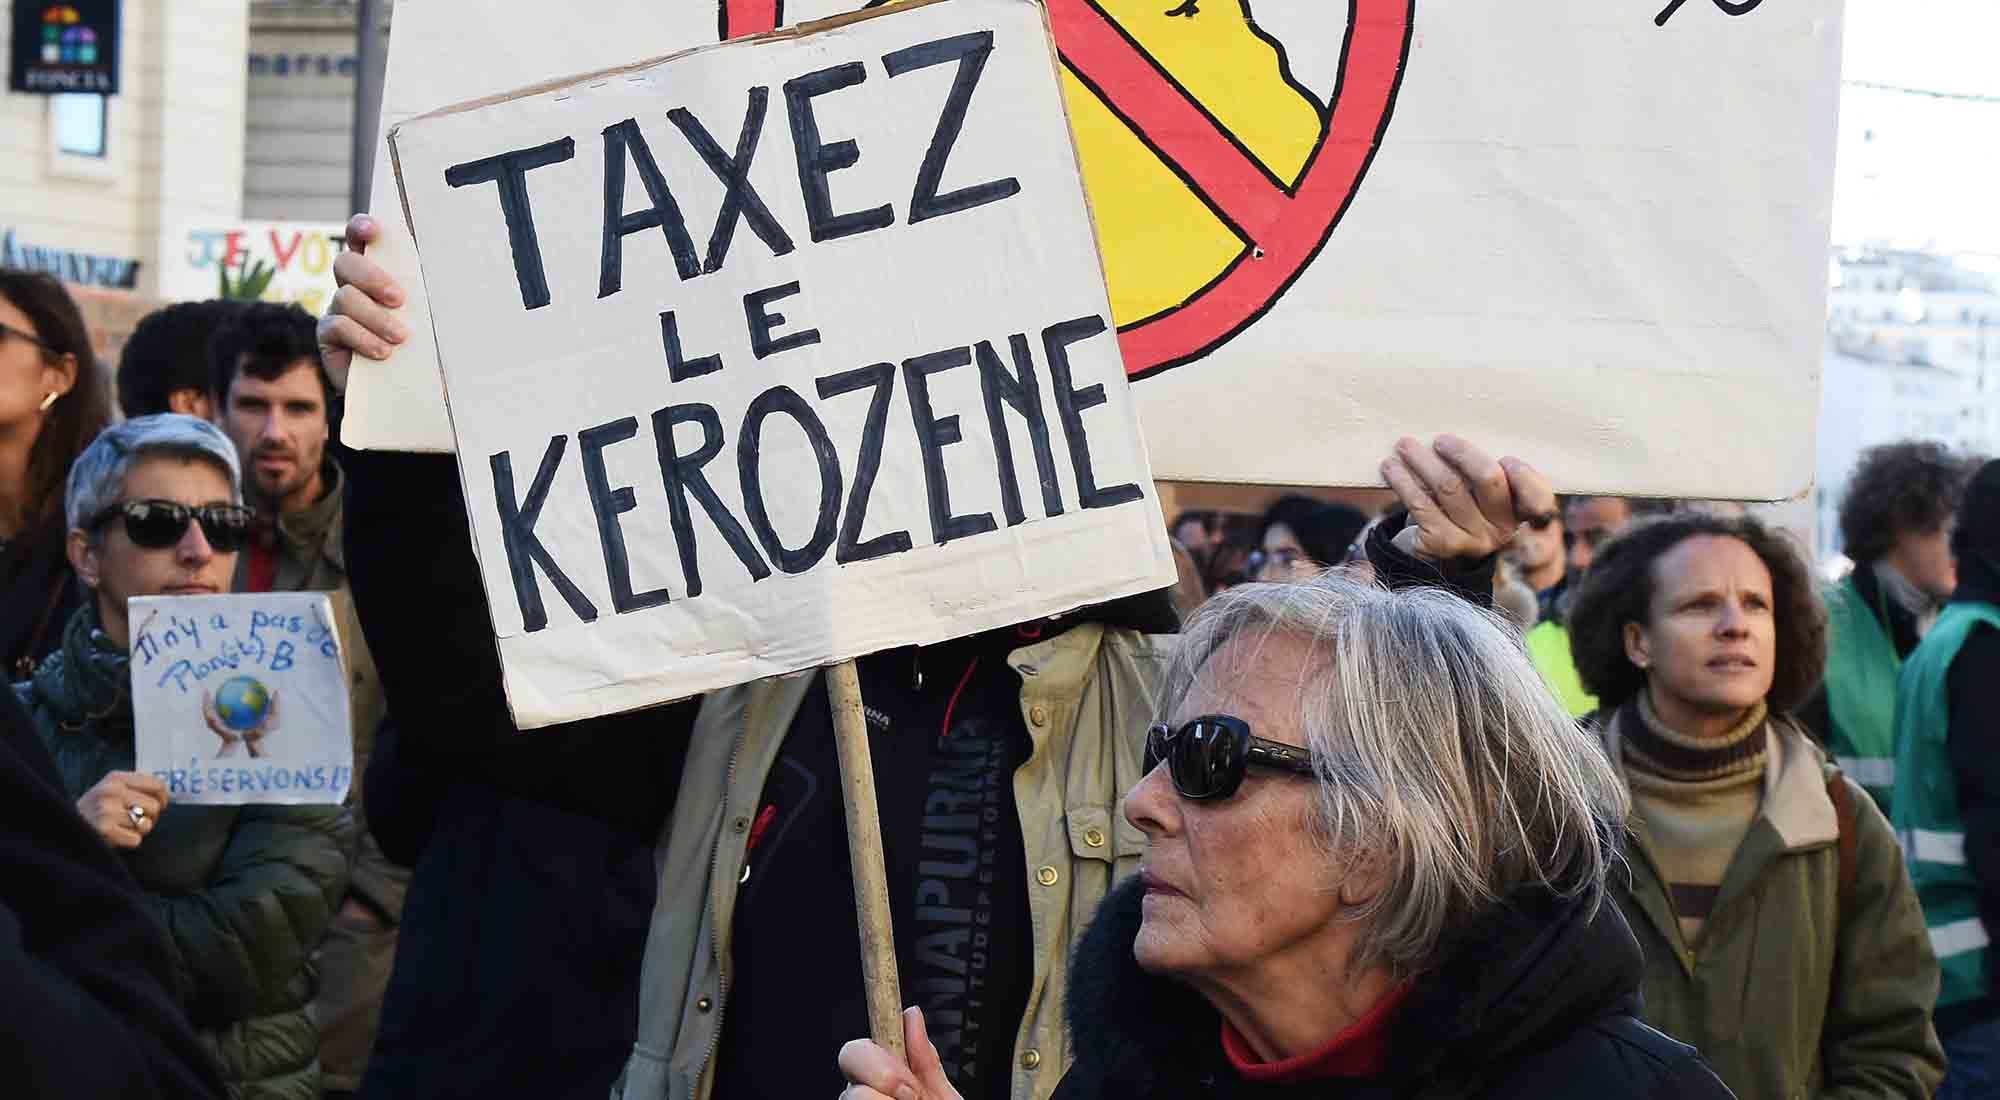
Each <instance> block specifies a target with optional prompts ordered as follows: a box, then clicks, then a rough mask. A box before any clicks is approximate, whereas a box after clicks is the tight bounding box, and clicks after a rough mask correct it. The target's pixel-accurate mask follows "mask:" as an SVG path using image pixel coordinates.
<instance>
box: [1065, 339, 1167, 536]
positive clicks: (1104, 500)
mask: <svg viewBox="0 0 2000 1100" xmlns="http://www.w3.org/2000/svg"><path fill="white" fill-rule="evenodd" d="M1104 328H1105V326H1104V318H1102V317H1079V318H1077V319H1076V320H1074V321H1064V322H1062V323H1060V324H1055V325H1050V326H1049V327H1048V328H1045V329H1043V330H1042V350H1043V352H1044V353H1045V354H1046V355H1047V356H1048V360H1049V375H1050V377H1051V379H1052V380H1053V382H1054V384H1055V391H1056V411H1057V412H1058V413H1060V414H1061V416H1062V425H1063V434H1064V435H1065V436H1067V437H1069V461H1070V465H1072V466H1074V467H1076V495H1077V502H1078V503H1079V504H1081V505H1082V506H1083V507H1085V508H1110V507H1112V506H1114V505H1119V504H1127V503H1130V502H1132V501H1135V500H1139V499H1142V498H1143V497H1144V496H1145V494H1144V493H1142V492H1140V490H1139V487H1138V486H1137V485H1134V484H1131V483H1130V482H1127V483H1126V484H1124V485H1112V486H1109V487H1107V488H1103V489H1100V488H1098V487H1097V475H1096V474H1094V473H1092V472H1091V469H1090V440H1089V438H1088V437H1086V436H1085V435H1084V434H1083V414H1084V411H1085V410H1087V409H1094V408H1096V407H1097V406H1099V405H1102V404H1104V403H1105V402H1106V401H1107V400H1109V398H1107V397H1105V396H1104V386H1103V384H1102V383H1099V384H1096V385H1090V386H1085V387H1084V388H1082V389H1077V388H1076V385H1075V383H1074V382H1073V381H1072V380H1071V378H1070V372H1069V346H1070V345H1071V344H1074V343H1076V342H1078V341H1080V340H1088V339H1090V338H1091V337H1093V336H1097V335H1100V334H1101V333H1103V332H1104Z"/></svg>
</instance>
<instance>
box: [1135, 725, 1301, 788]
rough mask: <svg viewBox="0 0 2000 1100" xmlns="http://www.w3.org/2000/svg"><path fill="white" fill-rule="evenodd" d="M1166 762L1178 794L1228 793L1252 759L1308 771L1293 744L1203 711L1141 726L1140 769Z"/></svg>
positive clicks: (1239, 782)
mask: <svg viewBox="0 0 2000 1100" xmlns="http://www.w3.org/2000/svg"><path fill="white" fill-rule="evenodd" d="M1162 760H1164V761H1166V762H1167V773H1168V774H1169V775H1171V776H1172V777H1173V780H1174V790H1176V791H1179V792H1180V795H1181V797H1182V798H1189V799H1196V800H1203V799H1219V798H1228V797H1229V796H1230V795H1232V794H1235V793H1236V789H1237V788H1238V787H1241V786H1242V785H1243V771H1244V769H1245V768H1247V767H1249V766H1250V765H1252V764H1256V765H1258V766H1260V767H1266V768H1280V769H1283V770H1285V771H1290V772H1297V773H1299V774H1300V775H1311V774H1312V772H1313V763H1312V757H1311V755H1310V754H1308V753H1307V752H1306V750H1304V749H1302V748H1299V747H1297V746H1296V745H1285V744H1280V743H1279V742H1277V741H1266V740H1264V739H1263V738H1261V737H1257V736H1254V735H1253V734H1251V732H1250V724H1249V723H1248V722H1245V721H1244V720H1243V719H1241V718H1232V717H1230V716H1229V715H1226V714H1208V715H1203V716H1202V717H1200V718H1196V719H1195V720H1194V721H1192V722H1189V723H1187V724H1186V725H1184V726H1182V727H1181V728H1180V729H1175V728H1173V727H1172V726H1170V725H1168V724H1166V723H1164V722H1162V723H1160V724H1159V725H1156V726H1154V727H1152V728H1151V729H1149V730H1147V731H1146V772H1147V774H1149V775H1150V774H1152V771H1153V769H1154V768H1156V767H1159V765H1160V761H1162Z"/></svg>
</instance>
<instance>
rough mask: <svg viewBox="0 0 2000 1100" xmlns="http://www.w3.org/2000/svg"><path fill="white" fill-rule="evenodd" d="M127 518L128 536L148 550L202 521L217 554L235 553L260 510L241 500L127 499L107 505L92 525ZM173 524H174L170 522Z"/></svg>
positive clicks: (247, 538)
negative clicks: (198, 502)
mask: <svg viewBox="0 0 2000 1100" xmlns="http://www.w3.org/2000/svg"><path fill="white" fill-rule="evenodd" d="M121 516H122V517H123V518H124V520H125V537H126V538H129V539H131V540H132V545H134V546H139V547H144V548H145V549H147V550H164V549H166V548H167V547H169V546H173V545H175V544H176V543H178V542H180V541H181V539H182V538H183V537H185V536H186V535H187V529H188V524H190V523H195V522H199V523H200V524H201V535H202V537H203V538H205V539H207V540H208V545H209V546H210V547H212V548H213V549H214V550H215V552H216V553H218V554H234V553H236V552H237V551H239V550H241V549H243V546H244V544H245V543H247V542H249V541H250V522H251V521H252V520H253V519H255V518H256V517H257V510H256V509H254V508H251V507H248V506H247V505H242V504H203V505H200V506H196V505H191V504H182V503H180V502H179V501H174V500H127V501H121V502H119V503H117V504H114V505H112V506H111V507H109V508H106V509H105V510H104V511H102V512H99V513H98V514H97V518H96V519H95V520H93V521H92V523H91V527H92V529H93V530H94V529H96V528H99V527H102V526H104V525H105V524H107V523H109V522H111V520H112V519H113V518H116V517H121ZM170 524H171V528H169V525H170Z"/></svg>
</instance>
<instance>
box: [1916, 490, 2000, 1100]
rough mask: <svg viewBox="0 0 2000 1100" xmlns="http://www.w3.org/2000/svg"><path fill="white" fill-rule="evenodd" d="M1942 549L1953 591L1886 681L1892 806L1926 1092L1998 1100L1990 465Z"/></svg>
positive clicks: (1998, 498) (1998, 623)
mask: <svg viewBox="0 0 2000 1100" xmlns="http://www.w3.org/2000/svg"><path fill="white" fill-rule="evenodd" d="M1952 546H1953V549H1954V550H1956V551H1957V554H1958V589H1957V591H1956V592H1955V593H1954V594H1953V595H1952V598H1951V602H1949V603H1947V604H1946V605H1945V606H1944V610H1943V613H1942V614H1940V615H1939V616H1938V620H1937V625H1935V626H1934V627H1932V628H1931V630H1930V632H1929V633H1928V634H1926V635H1925V636H1924V640H1923V642H1922V644H1920V645H1918V646H1917V648H1916V651H1915V652H1914V653H1912V654H1911V655H1910V659H1909V660H1908V661H1907V662H1906V663H1905V664H1904V665H1903V672H1902V677H1901V680H1900V683H1899V685H1898V689H1899V694H1898V696H1897V703H1896V757H1895V760H1896V797H1895V802H1894V805H1895V811H1896V816H1895V822H1896V831H1897V834H1898V835H1899V836H1901V837H1902V838H1903V846H1904V849H1905V852H1906V854H1907V856H1908V859H1909V864H1910V874H1911V877H1912V878H1913V879H1914V880H1915V882H1916V887H1917V896H1918V897H1919V898H1920V899H1922V901H1923V906H1924V921H1925V923H1926V924H1927V925H1928V926H1929V929H1930V937H1931V946H1932V947H1933V948H1935V949H1936V951H1937V956H1938V963H1939V966H1940V968H1941V970H1942V974H1943V981H1942V985H1941V987H1940V989H1939V991H1938V1004H1937V1013H1936V1018H1937V1028H1938V1035H1939V1037H1940V1038H1941V1039H1943V1041H1944V1047H1945V1054H1946V1055H1947V1057H1949V1058H1950V1060H1951V1070H1950V1072H1949V1073H1948V1074H1947V1075H1946V1076H1945V1081H1944V1085H1943V1086H1942V1087H1941V1088H1940V1089H1939V1090H1938V1097H1939V1100H1973V1098H1979V1097H1995V1096H2000V998H1996V996H1995V993H1996V991H2000V981H1996V970H1995V961H1996V954H1995V953H1994V952H1992V951H1991V950H1990V949H1989V939H1990V934H1991V930H1992V929H1994V928H2000V462H1988V463H1987V464H1986V465H1985V466H1984V467H1982V468H1981V469H1980V471H1979V473H1978V474H1977V476H1975V477H1974V478H1973V479H1972V483H1971V485H1970V487H1969V488H1967V490H1966V492H1965V499H1964V503H1963V504H1962V505H1961V506H1960V510H1959V516H1958V529H1957V532H1956V533H1955V534H1954V535H1953V536H1952Z"/></svg>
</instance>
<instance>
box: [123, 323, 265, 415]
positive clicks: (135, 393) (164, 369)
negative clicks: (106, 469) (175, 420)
mask: <svg viewBox="0 0 2000 1100" xmlns="http://www.w3.org/2000/svg"><path fill="white" fill-rule="evenodd" d="M242 311H243V303H242V302H232V301H229V300H228V299H226V298H213V299H210V300H209V301H206V302H176V303H174V304H173V305H170V306H167V307H166V308H164V309H156V310H154V311H153V312H151V313H148V314H147V315H146V316H145V317H144V318H142V319H141V320H140V321H139V324H138V325H137V327H135V328H133V330H132V335H131V336H129V337H126V339H125V348H124V350H123V351H121V352H119V355H118V405H119V407H120V408H122V409H124V410H125V415H126V416H150V415H152V414H154V413H163V412H171V411H173V410H172V409H171V408H170V407H169V406H168V404H167V398H168V397H169V396H170V395H172V394H174V393H176V392H178V391H180V390H196V391H198V392H200V393H203V394H206V393H208V392H209V389H210V387H209V361H208V345H209V341H211V340H213V339H214V338H215V334H216V333H217V332H218V331H219V330H220V329H221V328H222V327H223V326H224V325H225V324H227V323H228V322H229V320H230V319H231V318H233V317H235V316H236V315H237V314H238V313H241V312H242Z"/></svg>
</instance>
